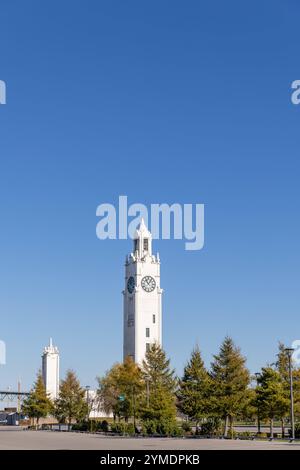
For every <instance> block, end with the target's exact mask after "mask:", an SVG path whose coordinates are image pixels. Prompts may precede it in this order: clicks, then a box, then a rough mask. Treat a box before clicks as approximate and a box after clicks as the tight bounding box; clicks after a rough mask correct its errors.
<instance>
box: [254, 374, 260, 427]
mask: <svg viewBox="0 0 300 470" xmlns="http://www.w3.org/2000/svg"><path fill="white" fill-rule="evenodd" d="M254 375H255V377H256V386H257V387H258V380H259V378H260V373H259V372H255V374H254ZM257 433H258V434H260V413H259V402H257Z"/></svg>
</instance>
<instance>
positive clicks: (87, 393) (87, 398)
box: [85, 385, 91, 422]
mask: <svg viewBox="0 0 300 470" xmlns="http://www.w3.org/2000/svg"><path fill="white" fill-rule="evenodd" d="M90 388H91V387H90V385H86V386H85V390H86V404H87V419H86V420H87V422H89V417H90V408H89V405H90V400H89V398H90V397H89V391H90Z"/></svg>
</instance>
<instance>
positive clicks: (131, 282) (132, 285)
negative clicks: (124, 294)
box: [127, 276, 135, 294]
mask: <svg viewBox="0 0 300 470" xmlns="http://www.w3.org/2000/svg"><path fill="white" fill-rule="evenodd" d="M134 288H135V281H134V277H132V276H130V278H129V279H128V281H127V290H128V292H129V294H132V292H133V291H134Z"/></svg>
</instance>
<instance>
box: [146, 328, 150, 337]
mask: <svg viewBox="0 0 300 470" xmlns="http://www.w3.org/2000/svg"><path fill="white" fill-rule="evenodd" d="M146 338H150V328H146Z"/></svg>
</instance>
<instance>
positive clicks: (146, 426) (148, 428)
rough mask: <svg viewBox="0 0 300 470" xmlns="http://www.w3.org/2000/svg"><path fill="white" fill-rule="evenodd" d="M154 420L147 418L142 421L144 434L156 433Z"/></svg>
mask: <svg viewBox="0 0 300 470" xmlns="http://www.w3.org/2000/svg"><path fill="white" fill-rule="evenodd" d="M156 429H157V426H156V422H155V421H152V420H147V421H144V422H143V433H144V434H150V435H151V434H155V433H156Z"/></svg>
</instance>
